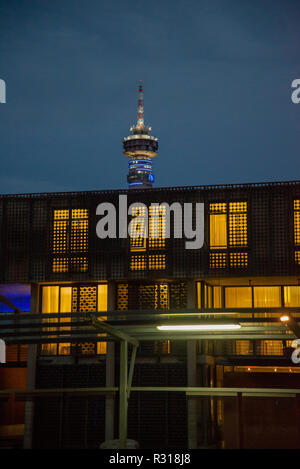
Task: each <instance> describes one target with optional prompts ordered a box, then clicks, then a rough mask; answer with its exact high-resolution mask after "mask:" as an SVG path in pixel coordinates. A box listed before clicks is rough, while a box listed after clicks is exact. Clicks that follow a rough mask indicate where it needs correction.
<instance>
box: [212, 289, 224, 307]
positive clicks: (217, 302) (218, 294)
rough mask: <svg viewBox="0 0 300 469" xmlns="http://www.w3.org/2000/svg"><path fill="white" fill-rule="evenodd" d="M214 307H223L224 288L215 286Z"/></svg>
mask: <svg viewBox="0 0 300 469" xmlns="http://www.w3.org/2000/svg"><path fill="white" fill-rule="evenodd" d="M213 295H214V308H222V288H221V287H219V286H217V287H213Z"/></svg>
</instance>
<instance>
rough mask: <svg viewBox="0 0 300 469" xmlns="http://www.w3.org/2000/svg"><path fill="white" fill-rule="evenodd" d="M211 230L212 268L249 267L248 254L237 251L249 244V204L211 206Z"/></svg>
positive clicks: (233, 203) (236, 203)
mask: <svg viewBox="0 0 300 469" xmlns="http://www.w3.org/2000/svg"><path fill="white" fill-rule="evenodd" d="M209 229H210V249H211V250H212V252H210V255H209V265H210V268H212V269H223V268H226V267H230V268H237V269H240V268H245V267H247V266H248V253H247V252H245V251H237V250H236V249H239V248H240V249H242V248H246V247H247V244H248V239H247V202H230V203H213V204H210V205H209ZM233 249H234V251H233ZM213 250H218V251H220V252H213ZM228 250H229V253H227V251H228Z"/></svg>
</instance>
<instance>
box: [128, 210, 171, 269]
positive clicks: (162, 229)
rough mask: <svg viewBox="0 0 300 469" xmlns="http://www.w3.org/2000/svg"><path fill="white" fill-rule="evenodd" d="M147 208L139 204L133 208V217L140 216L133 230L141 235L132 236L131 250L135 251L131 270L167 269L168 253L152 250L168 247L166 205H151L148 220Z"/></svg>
mask: <svg viewBox="0 0 300 469" xmlns="http://www.w3.org/2000/svg"><path fill="white" fill-rule="evenodd" d="M146 210H147V209H146V207H138V206H137V207H134V208H133V209H132V215H133V217H140V218H139V220H138V221H137V223H136V224H134V225H133V226H132V230H134V231H135V232H138V233H140V236H135V237H131V238H130V251H131V252H132V253H134V254H132V255H131V258H130V270H165V269H166V264H167V262H166V261H167V256H166V254H158V253H157V254H156V253H154V252H152V253H151V251H160V250H165V249H166V207H164V206H162V207H160V206H152V207H151V206H150V207H149V217H148V220H147V218H145V217H146V216H147V211H146ZM145 220H146V221H145ZM147 222H148V223H147ZM147 232H148V237H147ZM142 253H145V254H142Z"/></svg>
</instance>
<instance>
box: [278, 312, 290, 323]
mask: <svg viewBox="0 0 300 469" xmlns="http://www.w3.org/2000/svg"><path fill="white" fill-rule="evenodd" d="M289 319H290V317H289V316H288V315H287V314H285V315H283V316H280V321H281V322H286V321H288V320H289Z"/></svg>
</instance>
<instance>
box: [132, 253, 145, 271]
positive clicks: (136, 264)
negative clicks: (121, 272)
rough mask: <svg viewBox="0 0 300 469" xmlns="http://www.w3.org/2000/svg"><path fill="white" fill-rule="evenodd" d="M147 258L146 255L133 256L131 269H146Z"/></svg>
mask: <svg viewBox="0 0 300 469" xmlns="http://www.w3.org/2000/svg"><path fill="white" fill-rule="evenodd" d="M146 268H147V260H146V256H131V262H130V269H131V270H146Z"/></svg>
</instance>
